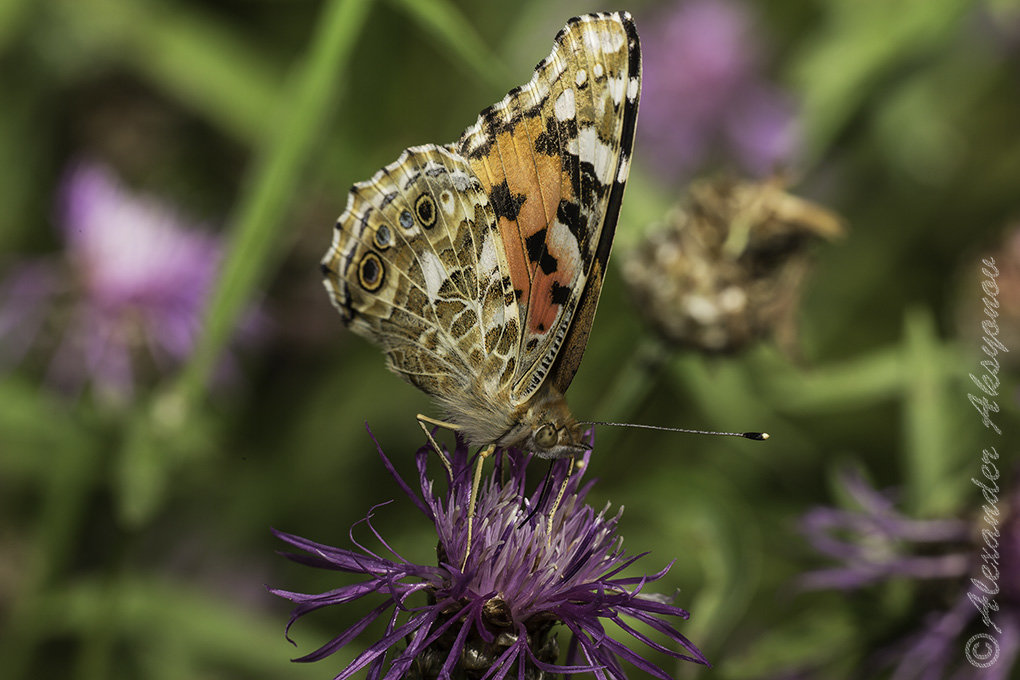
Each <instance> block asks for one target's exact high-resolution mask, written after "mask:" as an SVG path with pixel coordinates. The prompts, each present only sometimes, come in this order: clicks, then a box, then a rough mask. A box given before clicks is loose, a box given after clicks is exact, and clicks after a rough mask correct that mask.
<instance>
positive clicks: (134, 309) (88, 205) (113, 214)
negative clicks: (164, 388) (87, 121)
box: [0, 161, 221, 398]
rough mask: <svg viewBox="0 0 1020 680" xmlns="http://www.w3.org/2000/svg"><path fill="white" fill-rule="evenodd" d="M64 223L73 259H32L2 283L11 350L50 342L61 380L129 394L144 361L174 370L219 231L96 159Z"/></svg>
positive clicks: (65, 197)
mask: <svg viewBox="0 0 1020 680" xmlns="http://www.w3.org/2000/svg"><path fill="white" fill-rule="evenodd" d="M58 222H59V226H60V229H61V232H62V235H63V237H64V241H65V244H66V247H65V258H64V261H62V262H61V263H59V264H58V263H56V262H53V261H43V262H35V263H29V264H25V265H22V266H20V267H18V268H17V269H15V270H14V271H13V272H12V274H11V275H10V277H8V279H7V281H6V282H5V285H4V287H3V291H2V292H0V343H2V344H3V345H4V346H6V347H5V349H4V351H3V354H4V357H3V358H4V360H5V361H6V362H7V363H11V362H12V361H17V360H19V359H20V358H21V357H22V356H23V355H24V354H25V352H26V351H28V350H29V349H30V346H31V345H32V344H33V343H36V344H41V345H48V349H49V350H50V352H51V354H52V358H51V360H50V368H49V373H50V378H51V379H52V380H53V381H54V382H55V383H57V384H58V385H60V386H62V387H65V388H68V389H71V390H74V391H77V390H78V389H80V388H81V387H83V386H84V385H85V384H86V383H91V384H92V386H93V387H94V388H95V389H96V390H97V391H99V392H101V393H103V394H104V395H107V396H113V397H121V398H123V397H124V396H126V395H129V394H130V393H131V392H132V390H133V387H134V384H135V382H136V376H137V374H138V373H139V372H140V368H141V367H142V366H146V367H147V368H149V369H150V370H155V371H161V370H167V369H169V368H172V367H174V366H176V365H177V364H179V363H180V362H181V361H183V360H184V359H185V358H187V357H188V356H189V354H190V353H191V350H192V349H193V347H194V344H195V341H196V336H197V332H198V329H199V328H200V323H201V315H202V313H203V307H204V304H205V300H206V297H207V295H208V293H209V290H210V287H211V285H212V282H213V280H214V278H215V275H216V269H217V265H218V264H219V261H220V256H221V247H220V243H219V240H218V239H217V238H215V237H214V236H212V235H211V234H208V233H207V232H204V231H202V230H200V229H198V228H196V227H195V226H194V225H192V224H191V223H189V222H188V221H187V220H186V219H185V218H183V217H182V216H181V215H180V214H179V213H178V211H177V210H175V209H174V208H173V207H171V206H170V205H168V204H166V203H164V202H162V201H159V200H157V199H155V198H151V197H148V196H142V195H138V194H134V193H132V192H130V191H129V190H128V189H126V188H125V187H124V186H123V185H122V184H121V183H120V181H118V179H117V178H116V177H115V176H114V175H113V174H112V172H111V171H110V170H109V169H108V168H106V167H105V166H103V165H100V164H98V163H95V162H88V161H86V162H81V163H78V164H76V165H74V166H72V167H71V169H70V170H69V171H68V172H67V175H66V177H65V179H64V181H63V184H62V187H61V192H60V201H59V210H58ZM47 334H48V335H49V336H53V337H42V336H47Z"/></svg>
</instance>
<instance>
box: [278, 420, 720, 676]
mask: <svg viewBox="0 0 1020 680" xmlns="http://www.w3.org/2000/svg"><path fill="white" fill-rule="evenodd" d="M376 446H377V448H378V444H377V445H376ZM430 451H431V449H430V448H428V447H425V448H422V449H420V450H419V451H418V453H417V456H416V462H417V467H418V475H419V484H420V487H421V491H420V495H419V494H416V493H415V492H414V491H412V489H411V488H410V486H408V485H407V484H406V483H405V482H404V481H403V480H402V479H401V478H400V477H399V475H397V473H396V471H395V470H394V468H393V465H392V464H391V463H390V461H389V460H388V459H387V458H386V456H385V454H383V452H382V450H381V449H379V455H380V456H381V457H382V459H383V463H384V464H385V465H386V467H387V469H389V471H390V472H391V474H393V476H394V478H395V479H396V480H397V483H398V484H399V485H400V486H401V488H402V489H403V490H404V492H405V493H406V494H407V495H408V496H409V497H410V498H411V500H412V501H413V502H414V503H415V505H416V506H417V507H418V509H419V510H420V511H421V512H422V514H424V515H425V517H426V518H428V520H429V521H431V522H433V523H434V525H435V530H436V533H437V534H438V545H437V548H436V551H437V555H438V560H437V562H438V563H437V564H435V565H421V564H415V563H413V562H410V561H408V560H406V559H404V558H403V557H401V556H400V555H399V554H397V552H396V551H395V550H394V549H393V548H392V547H391V546H390V545H389V544H387V543H386V541H385V540H383V539H382V537H380V536H379V535H378V534H377V533H375V529H374V528H373V527H372V522H371V520H372V512H370V513H369V514H368V516H367V517H366V518H365V520H364V521H365V522H366V523H367V524H368V526H369V528H370V529H371V530H372V532H373V533H374V534H375V536H376V538H377V539H378V540H379V541H380V543H381V544H382V545H383V547H384V548H385V550H386V551H387V552H389V553H390V554H391V555H392V556H393V559H390V558H387V557H382V556H380V555H377V554H376V553H374V552H372V551H370V550H369V549H367V548H365V547H363V546H361V545H359V544H358V543H357V542H356V541H355V540H354V538H353V535H352V537H351V540H352V542H354V543H355V545H357V547H358V549H357V550H346V549H342V548H333V547H330V546H327V545H322V544H319V543H314V542H312V541H309V540H306V539H303V538H300V537H298V536H293V535H291V534H286V533H283V532H278V531H276V532H275V533H276V535H277V536H278V537H279V538H281V539H282V540H284V541H286V542H287V543H289V544H290V545H292V546H294V547H296V548H299V549H301V550H303V551H304V552H305V553H308V554H291V553H285V555H286V556H287V557H288V558H290V559H292V560H294V561H296V562H300V563H302V564H306V565H308V566H313V567H319V568H322V569H332V570H336V571H344V572H349V573H352V574H357V575H359V576H362V577H364V578H363V580H360V581H359V582H357V583H355V584H353V585H348V586H342V587H340V588H337V589H335V590H331V591H328V592H325V593H321V594H302V593H294V592H290V591H285V590H279V589H271V592H272V593H274V594H276V595H279V596H281V597H284V598H287V599H289V600H291V601H293V602H295V603H297V607H296V608H295V609H294V611H293V612H292V614H291V618H290V623H289V624H288V626H287V628H288V631H289V629H290V626H291V625H292V624H293V623H294V622H295V621H296V620H297V619H298V618H300V617H302V616H304V615H305V614H308V613H309V612H311V611H314V610H316V609H320V608H322V607H327V606H330V605H345V604H347V603H350V602H353V601H355V600H359V599H361V598H362V597H365V596H370V595H376V596H381V602H380V603H379V604H377V605H375V606H374V608H373V609H372V610H371V611H370V612H369V613H368V614H367V615H366V616H365V617H364V618H362V619H361V620H360V621H359V622H358V623H356V624H355V625H353V626H352V627H351V628H349V629H348V630H346V631H344V632H343V633H341V634H340V635H338V636H336V637H335V638H333V639H332V640H331V641H330V642H328V643H326V644H325V645H323V646H322V647H320V648H319V649H317V650H316V651H314V652H312V653H310V654H307V655H305V656H303V657H301V658H299V659H296V661H316V660H319V659H322V658H324V657H326V656H329V655H330V654H333V653H334V652H336V651H338V650H339V649H341V648H342V647H344V646H345V645H347V644H348V643H350V642H351V641H352V640H353V639H354V638H355V637H356V636H357V635H359V634H360V633H361V632H362V631H363V630H364V629H365V628H366V627H368V626H369V624H371V623H372V622H373V621H374V620H375V619H377V618H379V617H382V616H384V615H386V613H387V612H391V613H390V614H389V615H388V621H387V624H386V628H385V632H384V634H383V637H382V639H381V640H379V641H378V642H376V643H374V644H371V645H369V646H368V648H367V649H366V650H365V651H364V652H362V653H361V654H359V655H358V656H357V657H356V658H355V659H354V660H353V661H352V662H351V663H350V664H349V665H348V666H347V668H345V669H344V670H343V671H342V672H341V673H340V674H339V675H337V676H336V678H337V680H342V679H343V678H347V677H350V676H351V675H353V674H354V673H356V672H358V671H359V670H361V669H362V668H365V667H368V668H369V669H370V671H369V674H368V677H369V678H370V680H376V679H378V678H379V677H380V675H382V674H384V675H382V677H383V678H384V680H393V679H395V678H404V677H407V678H421V679H432V678H493V680H501V679H502V678H503V677H505V676H506V675H507V674H508V673H511V672H513V673H514V677H517V678H521V679H523V678H529V679H532V680H535V679H542V678H545V677H547V674H550V673H581V672H591V673H594V674H595V676H596V677H597V678H599V680H606V679H607V678H616V679H621V680H622V679H624V678H626V674H625V673H624V670H623V667H622V665H621V663H620V661H621V659H622V660H626V661H628V662H629V663H631V664H633V665H634V666H635V667H637V668H639V669H640V670H642V671H644V672H647V673H649V674H651V675H653V676H655V677H657V678H662V679H663V680H668V679H669V678H670V675H669V674H668V673H667V672H666V671H664V670H663V669H662V668H660V667H659V666H657V665H656V664H654V663H652V662H651V661H649V660H647V659H645V658H643V657H642V656H640V655H639V654H638V653H636V652H634V651H632V650H631V649H629V648H628V647H627V646H625V645H623V644H622V643H620V642H618V641H617V640H615V639H613V638H612V637H610V636H609V634H608V633H607V631H606V628H605V625H604V624H605V623H607V622H612V623H613V624H615V625H616V626H617V627H618V628H620V629H621V630H622V631H623V632H624V633H626V634H628V635H630V636H631V637H633V638H634V639H635V640H637V641H639V642H642V643H644V644H645V645H647V646H648V647H650V648H652V649H653V650H656V651H659V652H662V653H664V654H667V655H669V656H672V657H674V658H677V659H683V660H686V661H693V662H695V663H701V664H705V665H708V661H707V660H706V659H705V657H704V656H703V655H702V654H701V652H700V651H698V649H697V648H696V647H695V646H694V645H693V644H692V643H691V642H690V641H689V640H687V638H685V637H684V636H683V635H682V634H681V633H680V632H679V631H678V630H676V628H674V627H673V625H672V624H671V623H669V621H668V617H678V618H681V619H687V618H688V613H687V612H686V611H684V610H683V609H680V608H679V607H675V606H673V605H671V604H669V602H668V599H667V598H665V597H663V596H660V595H653V594H646V593H644V592H643V590H644V587H645V584H647V583H651V582H653V581H656V580H658V579H660V578H662V577H663V576H664V575H665V574H666V572H667V571H668V569H669V566H667V567H666V568H665V569H663V570H662V571H660V572H658V573H656V574H653V575H651V576H642V577H624V576H621V575H620V573H621V572H622V571H623V570H624V569H626V568H627V567H629V566H630V565H632V564H633V563H634V562H635V561H637V560H638V559H639V558H640V557H642V556H643V555H637V556H627V555H626V554H625V553H624V552H623V550H622V547H621V543H622V538H621V537H619V536H618V535H617V533H616V525H617V522H618V521H619V519H620V514H621V513H620V512H617V513H616V515H614V516H608V515H607V511H608V505H607V507H606V508H604V509H603V510H602V511H601V512H595V510H593V509H592V508H591V507H590V506H587V505H585V504H584V499H585V496H586V495H587V493H588V491H589V490H590V489H591V486H592V483H591V482H589V483H587V484H585V485H584V486H583V487H582V486H581V480H582V478H583V476H584V470H585V468H586V467H587V463H588V459H589V455H590V451H589V452H588V453H587V454H585V456H584V457H583V458H582V459H581V460H580V461H578V468H579V470H580V471H579V472H577V473H575V474H574V475H573V476H571V477H570V479H569V481H568V482H567V487H566V493H565V494H564V496H563V499H562V501H561V503H560V505H559V507H557V508H555V512H554V513H553V516H552V528H551V534H550V533H549V531H550V526H549V519H548V516H549V513H550V512H551V511H552V510H553V504H554V498H552V497H554V496H555V495H556V494H555V492H553V493H548V494H546V496H545V498H542V497H541V493H540V491H536V492H535V493H534V494H532V495H531V496H528V497H525V496H524V493H525V474H526V471H527V467H528V463H529V461H530V459H531V457H530V456H526V455H525V454H522V453H520V452H517V451H508V452H506V454H507V455H506V456H505V458H506V462H505V463H504V462H503V461H502V458H504V456H497V463H496V465H495V469H494V470H493V472H492V474H490V475H489V476H488V477H487V478H486V479H485V480H483V483H482V485H481V488H480V489H479V494H478V501H477V507H476V515H475V518H474V527H475V530H474V536H473V537H472V544H471V550H470V553H469V556H468V559H467V562H466V564H465V565H464V568H463V569H462V568H461V567H460V565H461V563H462V562H463V561H464V553H465V550H466V549H467V545H466V541H467V514H466V508H467V505H468V498H469V494H470V490H471V472H472V467H471V465H470V461H469V455H468V447H467V445H466V444H464V442H462V441H460V440H458V446H457V448H456V450H455V451H454V453H453V456H452V457H451V462H452V467H453V473H454V479H453V481H452V482H451V483H450V484H449V489H448V491H447V492H446V493H445V494H440V493H437V492H436V491H435V490H434V489H433V482H432V480H430V479H429V478H428V477H427V474H426V463H427V460H428V458H429V456H430ZM431 455H435V454H434V453H431ZM567 471H568V461H557V462H556V464H555V465H554V466H553V469H552V471H551V478H550V481H549V486H550V488H551V489H553V490H554V491H555V490H556V489H558V488H559V486H560V485H561V484H562V483H563V481H564V478H565V476H566V474H567ZM504 479H505V481H502V482H501V480H504ZM531 510H537V512H535V514H534V516H531V514H532V513H531ZM373 512H374V509H373ZM529 516H531V518H530V519H528V518H529ZM415 596H417V602H415V601H414V598H415ZM624 616H627V617H630V618H632V619H635V620H636V621H639V622H641V623H644V624H646V625H648V626H649V627H651V628H652V629H654V630H656V631H658V632H659V633H661V634H663V635H665V636H666V637H667V638H668V639H669V640H671V641H673V642H674V643H678V644H679V646H680V647H682V648H683V651H674V650H672V649H670V648H668V647H666V646H664V645H662V644H660V643H658V642H656V641H654V640H652V639H651V638H649V637H648V636H646V635H645V634H644V633H642V632H640V631H638V630H636V629H635V628H633V627H632V626H631V625H630V624H629V623H627V622H626V621H624V619H623V617H624ZM557 624H562V625H563V626H566V628H567V630H569V631H570V633H571V640H570V643H569V645H568V649H567V656H566V664H565V665H560V664H558V663H557V659H558V657H559V648H558V645H557V643H556V638H555V629H556V626H557ZM400 643H403V644H404V647H403V649H401V650H399V651H398V650H396V649H394V648H395V647H396V646H397V645H398V644H400Z"/></svg>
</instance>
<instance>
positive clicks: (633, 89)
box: [627, 76, 641, 101]
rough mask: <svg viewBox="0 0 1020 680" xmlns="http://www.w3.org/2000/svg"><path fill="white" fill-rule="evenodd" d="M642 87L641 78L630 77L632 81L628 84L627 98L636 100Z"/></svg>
mask: <svg viewBox="0 0 1020 680" xmlns="http://www.w3.org/2000/svg"><path fill="white" fill-rule="evenodd" d="M640 87H641V79H640V78H638V77H637V76H633V77H632V78H631V79H630V83H629V84H628V85H627V99H629V100H630V101H634V98H635V97H637V93H638V89H639V88H640Z"/></svg>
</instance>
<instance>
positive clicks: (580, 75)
mask: <svg viewBox="0 0 1020 680" xmlns="http://www.w3.org/2000/svg"><path fill="white" fill-rule="evenodd" d="M586 80H588V74H587V73H586V72H585V70H584V69H583V68H582V69H580V70H578V72H577V77H576V78H575V79H574V81H575V82H576V83H577V86H578V87H581V86H582V85H584V81H586Z"/></svg>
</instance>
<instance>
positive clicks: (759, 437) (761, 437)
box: [741, 432, 769, 442]
mask: <svg viewBox="0 0 1020 680" xmlns="http://www.w3.org/2000/svg"><path fill="white" fill-rule="evenodd" d="M741 436H742V437H744V438H746V439H753V440H755V441H758V442H763V441H765V440H766V439H768V438H769V433H768V432H745V433H743V434H742V435H741Z"/></svg>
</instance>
